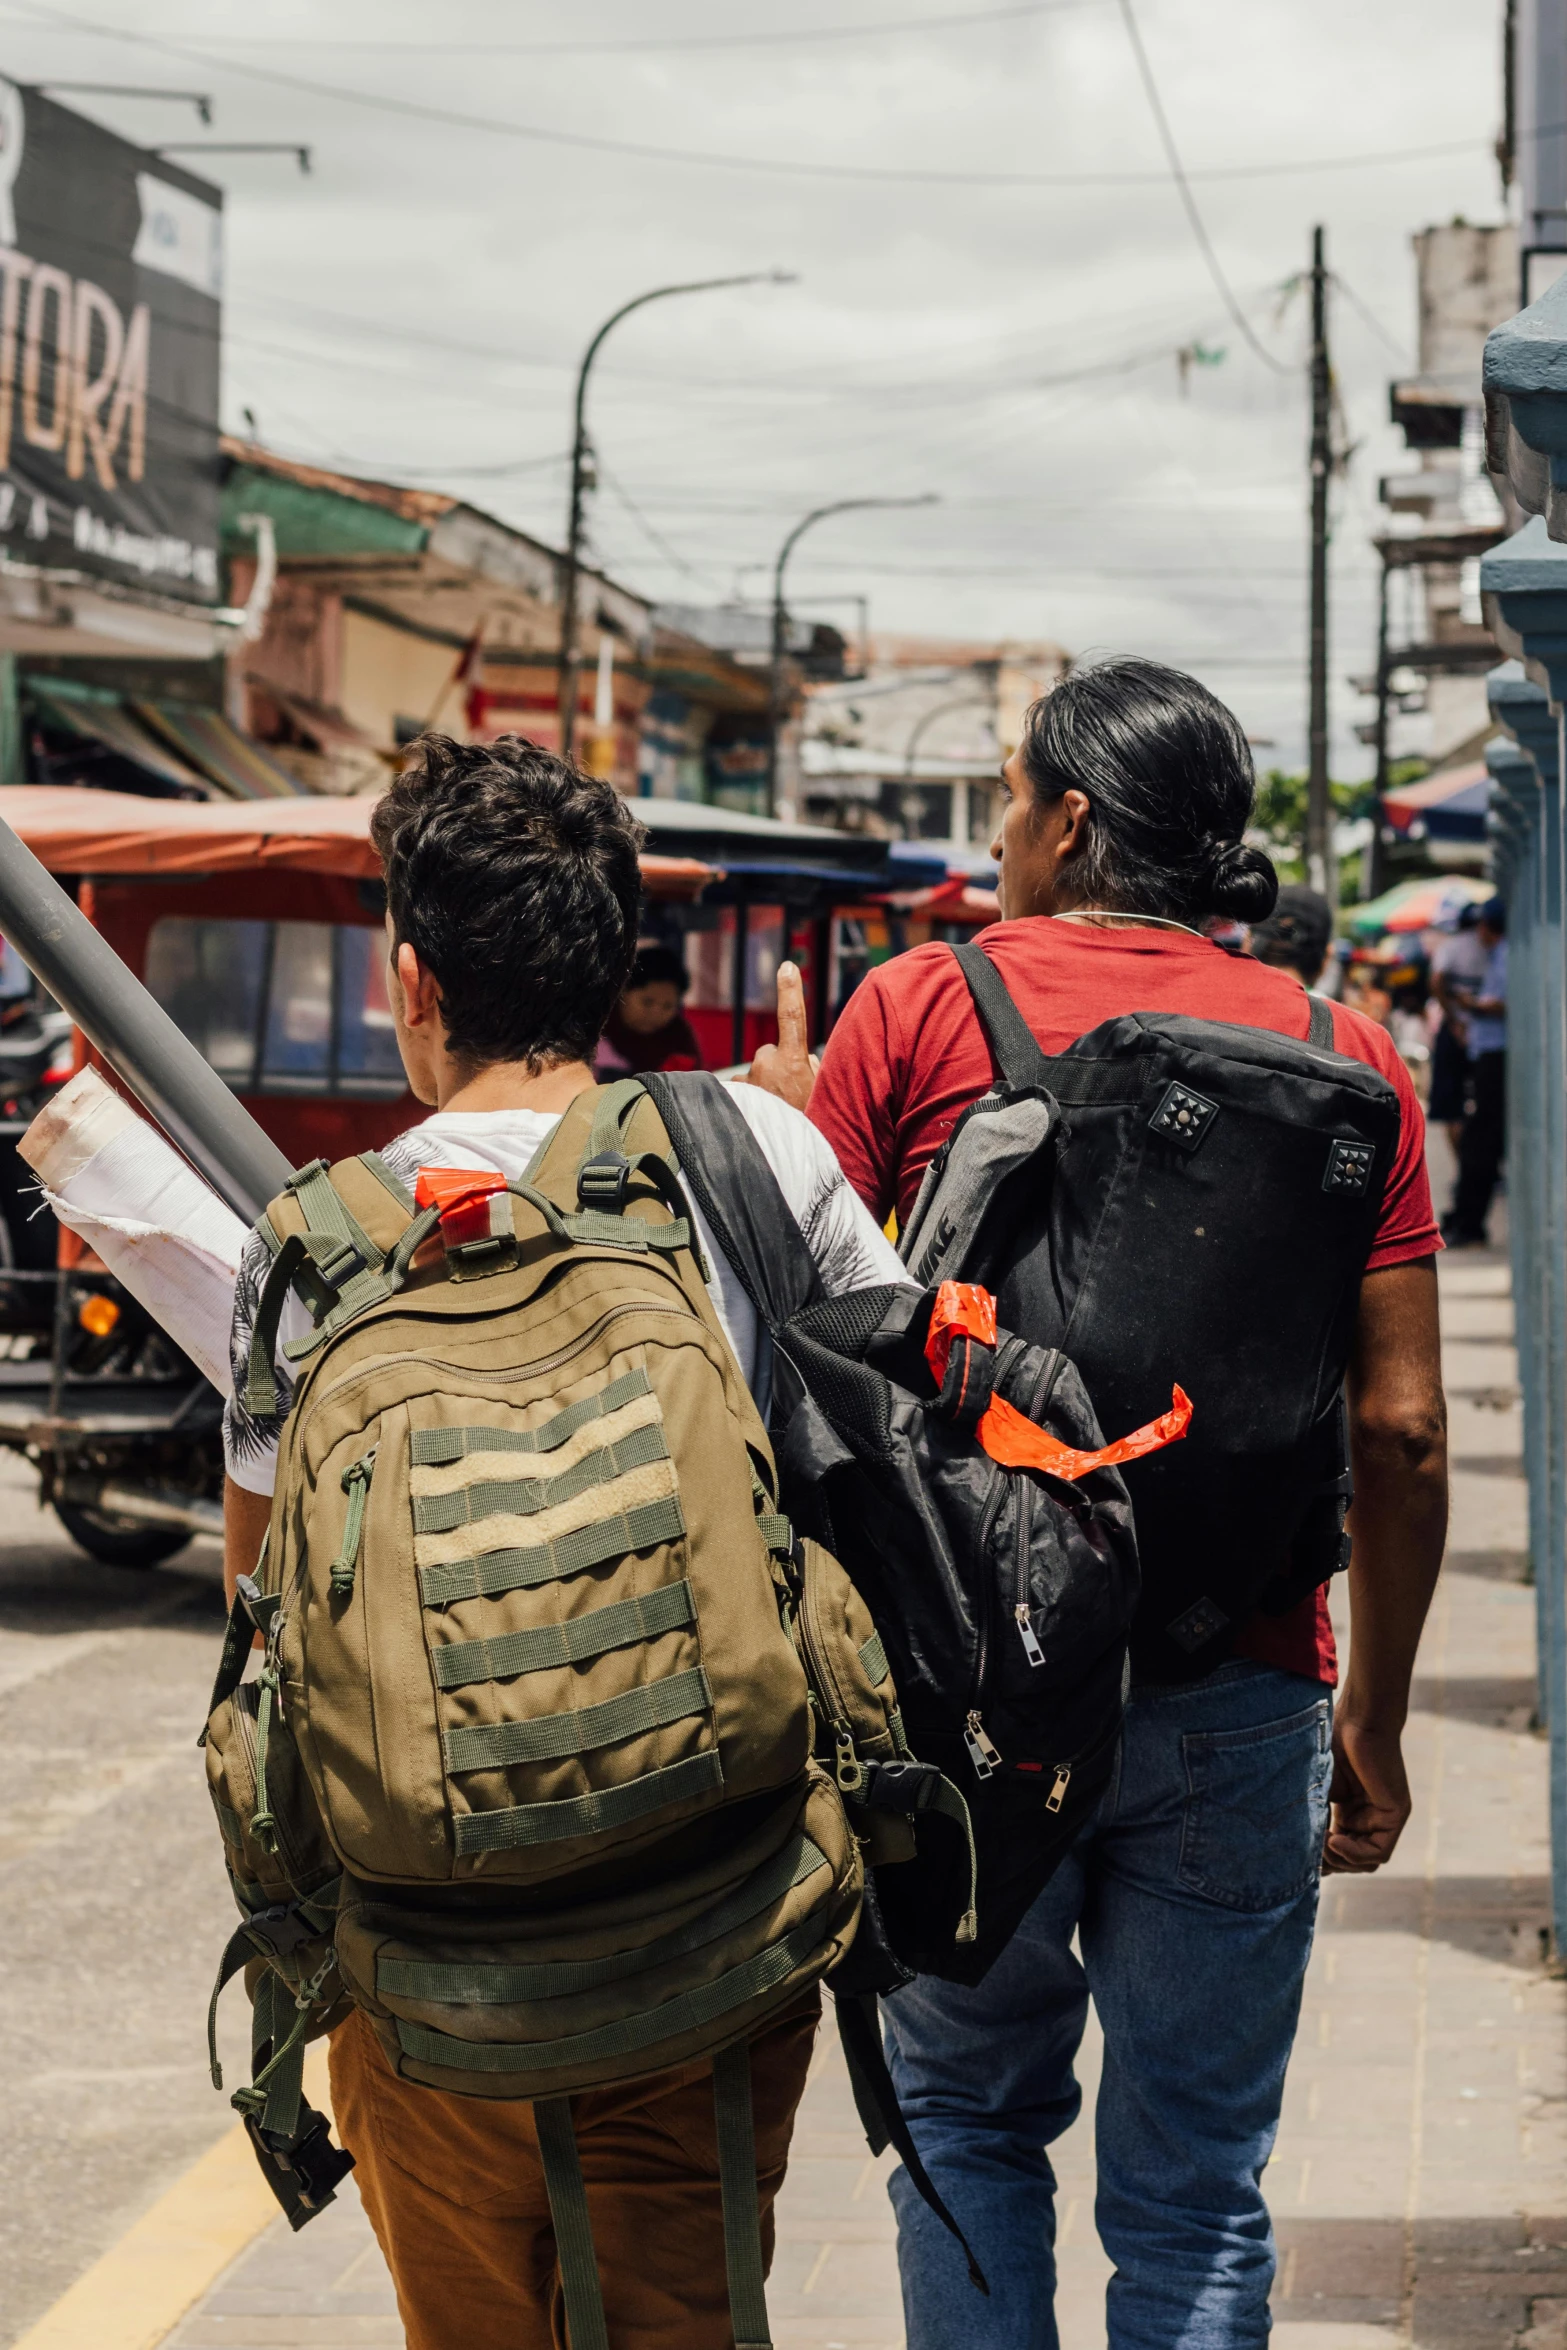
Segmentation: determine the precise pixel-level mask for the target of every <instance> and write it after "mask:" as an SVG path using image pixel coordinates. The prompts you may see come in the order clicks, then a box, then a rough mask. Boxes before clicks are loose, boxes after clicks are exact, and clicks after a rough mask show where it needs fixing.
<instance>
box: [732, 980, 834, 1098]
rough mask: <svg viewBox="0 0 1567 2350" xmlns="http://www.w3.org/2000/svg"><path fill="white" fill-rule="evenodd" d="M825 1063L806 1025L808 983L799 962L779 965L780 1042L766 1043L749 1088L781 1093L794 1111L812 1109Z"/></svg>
mask: <svg viewBox="0 0 1567 2350" xmlns="http://www.w3.org/2000/svg"><path fill="white" fill-rule="evenodd" d="M820 1067H821V1063H820V1061H819V1060H818V1059H817V1058H816V1055H815V1054H814V1053H813V1052H812V1050H811V1047H810V1030H809V1029H808V1028H807V1026H806V1022H805V982H804V981H803V980H802V979H801V977H800V968H799V965H798V964H797V963H780V964H779V966H778V1042H777V1043H776V1044H764V1045H763V1046H762V1048H761V1050H760V1051H759V1052H758V1054H757V1056H756V1058H755V1060H754V1061H753V1062H752V1063H751V1066H750V1069H749V1070H748V1071H747V1073H746V1082H747V1084H749V1085H759V1086H760V1087H761V1088H762V1091H763V1092H764V1093H775V1094H777V1096H778V1098H779V1100H780V1101H783V1102H788V1103H789V1104H790V1105H791V1106H792V1107H793V1108H794V1109H796V1110H803V1109H806V1108H808V1107H809V1104H810V1099H811V1091H812V1088H813V1087H814V1085H815V1083H816V1073H817V1071H818V1069H820Z"/></svg>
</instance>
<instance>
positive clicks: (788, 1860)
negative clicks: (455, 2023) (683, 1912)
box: [375, 1836, 827, 2007]
mask: <svg viewBox="0 0 1567 2350" xmlns="http://www.w3.org/2000/svg"><path fill="white" fill-rule="evenodd" d="M826 1866H827V1858H826V1855H825V1854H824V1853H822V1852H820V1851H818V1849H817V1847H816V1846H815V1845H814V1844H813V1843H812V1842H811V1840H810V1838H809V1837H808V1836H796V1837H794V1838H792V1839H791V1841H790V1842H789V1843H788V1844H786V1845H785V1846H784V1848H783V1850H782V1851H781V1852H779V1853H776V1854H775V1855H774V1857H773V1858H772V1859H771V1860H769V1861H765V1862H764V1863H763V1865H762V1866H761V1868H759V1869H757V1870H756V1871H755V1872H754V1874H753V1875H751V1876H749V1877H747V1879H746V1880H745V1882H744V1884H743V1885H740V1886H737V1888H736V1889H735V1891H734V1892H733V1893H730V1894H728V1895H726V1896H725V1898H724V1899H723V1900H722V1901H720V1902H718V1903H716V1904H715V1905H714V1907H713V1908H712V1909H709V1910H704V1911H703V1913H702V1915H701V1916H700V1917H697V1918H693V1919H692V1920H691V1922H690V1924H689V1925H685V1926H677V1927H676V1928H675V1929H674V1931H673V1932H672V1933H668V1934H660V1936H659V1937H658V1939H657V1941H656V1942H644V1943H643V1944H642V1945H641V1947H640V1948H639V1949H635V1950H617V1951H615V1952H613V1953H612V1955H611V1956H609V1957H608V1958H586V1959H554V1960H543V1961H540V1962H538V1963H536V1964H534V1965H531V1966H512V1965H493V1966H492V1965H488V1964H486V1963H485V1961H484V1960H482V1959H471V1960H468V1961H465V1962H463V1963H460V1964H458V1963H452V1962H450V1961H447V1962H444V1963H442V1962H431V1961H427V1960H419V1959H406V1958H383V1959H380V1960H378V1962H377V1964H376V1970H375V1987H376V1989H377V1991H379V1992H381V1993H382V1994H383V1995H384V1996H385V1997H387V1998H392V1999H428V2000H432V2001H439V2002H443V2003H447V2004H450V2005H453V2006H463V2007H511V2006H515V2005H519V2004H520V2003H521V2002H522V2001H524V2000H532V1999H569V1998H573V1997H575V1996H577V1995H578V1994H580V1993H581V1992H584V1991H600V1990H602V1989H603V1988H604V1986H605V1985H606V1984H607V1983H621V1982H624V1981H625V1980H626V1979H627V1978H628V1977H629V1976H633V1975H643V1974H651V1973H652V1972H653V1970H654V1969H655V1968H656V1967H661V1966H668V1965H669V1964H671V1963H672V1962H673V1961H674V1960H675V1959H679V1958H689V1957H690V1956H691V1954H692V1952H693V1951H697V1950H705V1949H706V1948H707V1946H708V1945H709V1944H710V1943H713V1942H718V1941H721V1940H722V1939H723V1937H724V1936H725V1935H726V1934H732V1933H734V1932H735V1930H736V1929H737V1928H738V1927H740V1926H746V1925H749V1924H750V1923H751V1920H752V1919H753V1918H758V1917H760V1916H761V1915H762V1913H763V1911H764V1910H768V1909H771V1908H772V1907H773V1905H774V1904H775V1902H779V1901H781V1900H782V1899H783V1897H784V1895H785V1894H786V1893H789V1892H792V1891H793V1889H794V1887H795V1886H796V1885H803V1884H804V1883H805V1881H806V1879H807V1878H809V1877H814V1876H815V1875H816V1874H817V1872H818V1870H820V1869H824V1868H826Z"/></svg>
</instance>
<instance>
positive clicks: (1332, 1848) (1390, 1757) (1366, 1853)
mask: <svg viewBox="0 0 1567 2350" xmlns="http://www.w3.org/2000/svg"><path fill="white" fill-rule="evenodd" d="M1329 1800H1330V1802H1331V1804H1332V1814H1331V1817H1330V1819H1329V1822H1328V1832H1327V1836H1326V1838H1325V1839H1324V1842H1323V1847H1322V1873H1323V1875H1324V1876H1329V1877H1331V1876H1368V1875H1369V1874H1370V1872H1371V1871H1372V1870H1373V1869H1379V1868H1381V1866H1382V1864H1383V1862H1384V1861H1386V1860H1390V1859H1391V1858H1392V1854H1393V1847H1394V1846H1395V1844H1397V1842H1398V1840H1399V1837H1400V1836H1401V1835H1402V1834H1403V1832H1404V1823H1405V1821H1406V1820H1407V1819H1408V1817H1409V1814H1410V1811H1411V1809H1412V1806H1411V1803H1410V1796H1409V1777H1408V1773H1407V1772H1406V1771H1405V1769H1404V1755H1403V1747H1402V1744H1401V1741H1400V1737H1399V1733H1398V1732H1397V1731H1396V1730H1369V1729H1366V1728H1364V1727H1363V1726H1361V1725H1360V1724H1358V1723H1357V1722H1356V1721H1355V1720H1354V1719H1353V1718H1352V1717H1351V1716H1349V1715H1347V1714H1343V1713H1341V1714H1340V1715H1339V1716H1338V1718H1337V1719H1336V1720H1335V1722H1334V1724H1333V1785H1332V1788H1331V1790H1330V1796H1329Z"/></svg>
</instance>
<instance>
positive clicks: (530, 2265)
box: [331, 1992, 820, 2350]
mask: <svg viewBox="0 0 1567 2350" xmlns="http://www.w3.org/2000/svg"><path fill="white" fill-rule="evenodd" d="M819 2014H820V2002H819V1999H818V1997H817V1995H816V1994H815V1993H814V1992H813V1993H812V1994H811V1996H810V1999H809V2001H808V2003H806V2004H804V2005H803V2006H798V2007H795V2008H794V2009H793V2010H792V2011H791V2012H790V2014H789V2015H787V2016H786V2017H784V2019H783V2020H782V2021H781V2022H779V2023H775V2024H772V2025H770V2026H769V2027H768V2028H767V2029H766V2030H765V2031H763V2032H761V2033H759V2034H758V2036H757V2038H756V2039H755V2040H754V2041H753V2042H752V2044H751V2095H752V2105H753V2109H754V2112H755V2122H756V2166H757V2193H758V2197H759V2200H760V2203H761V2210H762V2248H763V2254H764V2257H765V2258H766V2260H767V2262H768V2264H769V2266H770V2265H771V2262H772V2255H773V2199H774V2197H775V2196H776V2195H777V2193H778V2190H779V2188H780V2187H781V2186H782V2184H783V2175H784V2169H785V2165H786V2163H787V2160H788V2154H789V2138H790V2133H791V2131H792V2130H793V2127H794V2114H795V2108H796V2106H797V2105H798V2104H799V2102H800V2097H801V2094H802V2092H803V2090H804V2088H805V2076H806V2071H807V2069H808V2067H809V2064H810V2059H811V2043H812V2041H813V2039H814V2037H815V2033H816V2025H817V2019H818V2016H819ZM331 2072H332V2102H333V2107H334V2111H335V2115H336V2120H337V2128H338V2135H339V2136H340V2137H341V2139H342V2141H343V2144H344V2145H345V2146H346V2147H347V2148H348V2150H349V2152H350V2153H351V2154H352V2155H353V2157H354V2162H355V2166H356V2167H355V2172H354V2177H355V2180H356V2182H357V2184H358V2187H359V2192H360V2196H361V2197H362V2199H363V2202H364V2206H365V2209H366V2211H367V2212H368V2213H369V2215H370V2224H371V2226H372V2227H373V2228H374V2229H375V2232H376V2236H377V2238H378V2240H379V2242H380V2246H381V2250H382V2251H383V2252H384V2253H385V2255H386V2260H387V2265H388V2267H389V2268H390V2269H391V2272H392V2280H393V2282H394V2284H395V2285H396V2287H397V2305H398V2308H399V2310H400V2311H401V2313H402V2320H403V2325H404V2327H405V2329H406V2332H407V2336H408V2350H565V2345H566V2317H565V2304H564V2300H563V2298H562V2294H561V2288H560V2280H559V2277H558V2275H557V2273H556V2267H555V2238H554V2234H553V2231H552V2229H551V2226H550V2208H549V2199H548V2196H547V2195H546V2193H545V2189H544V2171H543V2166H542V2163H541V2161H540V2158H539V2143H538V2138H537V2135H536V2133H535V2130H534V2124H533V2108H532V2106H531V2105H527V2104H523V2103H520V2102H519V2103H512V2102H509V2101H505V2100H502V2099H498V2098H486V2097H453V2096H449V2095H448V2094H447V2093H446V2092H445V2091H444V2090H441V2089H426V2088H422V2087H420V2086H419V2085H418V2084H417V2083H415V2082H411V2081H400V2080H399V2079H398V2078H397V2077H396V2075H395V2074H394V2073H393V2072H392V2070H391V2068H390V2066H389V2065H388V2064H387V2061H386V2059H385V2057H384V2056H383V2055H382V2053H381V2049H380V2045H379V2043H378V2041H377V2040H376V2037H375V2034H374V2032H373V2031H372V2030H371V2028H370V2026H369V2024H368V2023H367V2022H366V2021H365V2019H364V2017H363V2016H361V2015H357V2014H356V2015H354V2016H352V2017H350V2019H349V2021H348V2022H347V2023H345V2024H342V2025H340V2026H339V2028H338V2029H337V2030H336V2031H335V2032H334V2033H333V2034H332V2039H331ZM572 2114H573V2118H574V2121H575V2124H576V2134H577V2146H578V2150H579V2152H580V2154H581V2158H582V2175H583V2179H584V2182H585V2184H586V2186H587V2193H588V2209H589V2211H590V2212H591V2214H592V2219H593V2242H594V2248H595V2250H596V2252H597V2254H598V2264H599V2281H600V2286H601V2289H602V2291H603V2296H604V2319H605V2324H606V2326H607V2328H608V2332H609V2338H610V2341H611V2343H612V2344H613V2345H614V2350H733V2344H734V2330H733V2328H732V2326H731V2324H730V2322H729V2287H728V2279H727V2273H726V2269H725V2263H724V2226H723V2210H722V2205H721V2201H720V2197H719V2186H718V2149H717V2143H716V2131H715V2123H714V2116H713V2073H712V2065H711V2062H703V2063H698V2064H690V2065H682V2066H679V2067H677V2068H676V2069H675V2070H673V2071H671V2072H665V2073H659V2074H656V2075H654V2076H653V2077H651V2078H649V2079H647V2080H642V2081H636V2082H632V2083H629V2084H628V2085H626V2086H624V2087H621V2088H615V2089H591V2090H588V2091H586V2092H584V2093H583V2094H582V2095H580V2096H578V2097H575V2098H573V2100H572Z"/></svg>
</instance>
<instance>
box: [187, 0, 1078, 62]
mask: <svg viewBox="0 0 1567 2350" xmlns="http://www.w3.org/2000/svg"><path fill="white" fill-rule="evenodd" d="M1094 4H1095V0H1016V4H1014V5H1013V6H1011V7H1007V8H978V9H973V10H971V11H969V12H968V13H967V14H965V15H958V16H904V17H893V18H891V19H889V20H888V21H887V22H886V23H883V24H846V25H806V26H795V27H792V28H790V29H788V30H779V31H776V32H759V33H683V34H676V35H666V36H665V37H663V38H661V39H654V40H639V39H636V38H633V39H631V40H613V41H350V40H325V41H309V42H300V41H295V40H284V41H276V40H273V39H271V38H269V37H267V36H264V35H262V36H257V35H250V34H245V33H226V34H211V33H208V34H205V35H204V36H203V38H204V39H206V40H207V41H209V42H211V43H212V44H213V45H214V46H215V47H217V48H220V49H274V48H287V49H290V50H292V52H293V53H294V54H295V55H296V56H297V55H298V54H299V52H300V50H301V49H302V48H303V49H310V50H315V49H335V50H349V51H351V52H354V53H357V54H363V53H364V52H365V51H366V50H373V51H375V52H376V53H377V54H380V55H391V56H399V57H407V56H421V57H424V56H433V57H630V56H640V55H643V54H645V53H647V52H650V51H654V50H668V49H774V48H784V47H789V48H793V47H797V46H799V45H800V44H802V43H809V42H814V41H867V40H881V39H884V38H886V37H887V36H888V35H889V34H899V33H936V32H949V31H955V30H962V31H967V30H968V28H969V27H970V26H971V25H981V24H999V23H1001V22H1003V21H1005V20H1007V19H1013V20H1015V19H1017V18H1018V17H1029V16H1056V15H1059V14H1060V13H1061V12H1062V11H1063V10H1065V9H1069V8H1081V7H1085V6H1093V5H1094Z"/></svg>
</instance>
